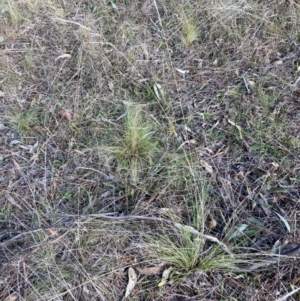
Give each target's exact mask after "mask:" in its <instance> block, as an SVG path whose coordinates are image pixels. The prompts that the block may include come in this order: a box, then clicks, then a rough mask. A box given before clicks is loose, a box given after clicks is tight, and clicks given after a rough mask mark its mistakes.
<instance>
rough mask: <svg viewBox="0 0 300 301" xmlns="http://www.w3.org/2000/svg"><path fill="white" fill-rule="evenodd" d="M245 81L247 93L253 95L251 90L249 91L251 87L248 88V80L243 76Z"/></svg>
mask: <svg viewBox="0 0 300 301" xmlns="http://www.w3.org/2000/svg"><path fill="white" fill-rule="evenodd" d="M243 80H244V84H245V87H246V89H247V93H248V94H251V90H250V89H249V86H248V83H247V80H246V78H245V76H244V75H243Z"/></svg>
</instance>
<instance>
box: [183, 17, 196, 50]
mask: <svg viewBox="0 0 300 301" xmlns="http://www.w3.org/2000/svg"><path fill="white" fill-rule="evenodd" d="M181 37H182V40H183V44H184V45H185V46H189V45H191V44H193V43H194V42H195V41H197V39H198V31H197V27H196V24H195V23H194V20H193V19H190V18H188V17H186V16H184V17H183V24H182V35H181Z"/></svg>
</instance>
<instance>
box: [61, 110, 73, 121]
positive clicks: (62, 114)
mask: <svg viewBox="0 0 300 301" xmlns="http://www.w3.org/2000/svg"><path fill="white" fill-rule="evenodd" d="M58 113H59V115H61V116H62V117H64V118H66V119H68V120H69V121H71V120H72V119H73V115H72V114H71V113H70V112H69V111H67V110H60V111H59V112H58Z"/></svg>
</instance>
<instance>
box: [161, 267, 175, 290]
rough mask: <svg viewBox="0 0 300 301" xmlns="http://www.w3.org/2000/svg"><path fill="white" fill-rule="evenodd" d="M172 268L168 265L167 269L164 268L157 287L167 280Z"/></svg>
mask: <svg viewBox="0 0 300 301" xmlns="http://www.w3.org/2000/svg"><path fill="white" fill-rule="evenodd" d="M172 269H173V267H169V268H168V269H166V270H164V272H163V274H162V277H161V282H160V283H159V284H158V286H159V287H162V286H164V285H165V284H166V283H167V281H168V279H169V277H170V273H171V272H172Z"/></svg>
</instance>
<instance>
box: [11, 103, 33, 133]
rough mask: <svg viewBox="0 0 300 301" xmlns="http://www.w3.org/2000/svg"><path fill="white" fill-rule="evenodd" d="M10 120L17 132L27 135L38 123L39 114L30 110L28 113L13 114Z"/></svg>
mask: <svg viewBox="0 0 300 301" xmlns="http://www.w3.org/2000/svg"><path fill="white" fill-rule="evenodd" d="M9 118H10V120H11V123H12V125H13V127H14V128H15V129H16V130H17V131H19V132H20V133H26V132H28V131H30V130H31V128H32V126H34V125H35V124H36V123H37V122H38V112H37V110H35V109H29V110H27V111H26V112H13V113H12V114H11V115H10V116H9Z"/></svg>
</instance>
